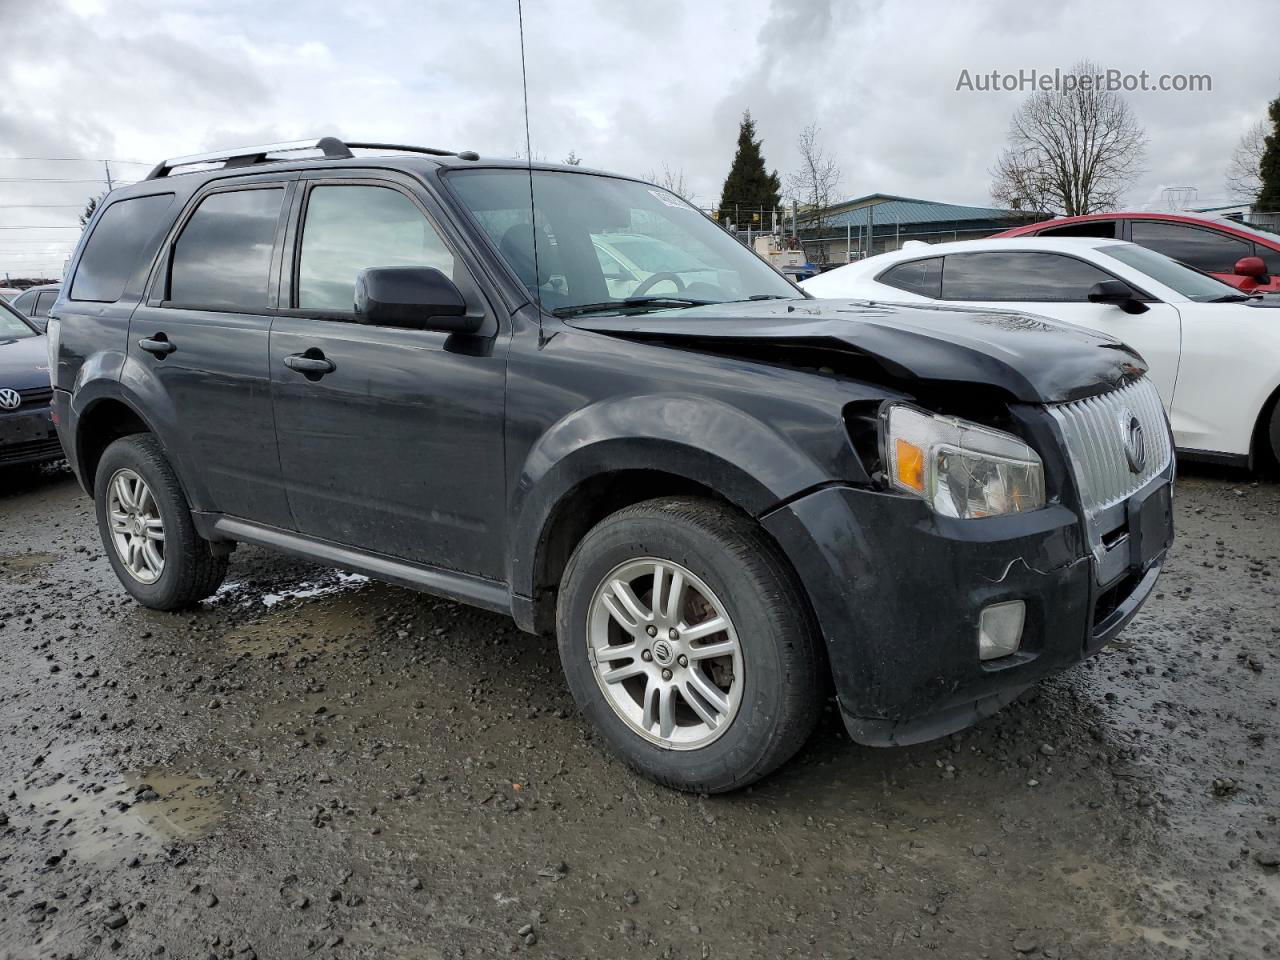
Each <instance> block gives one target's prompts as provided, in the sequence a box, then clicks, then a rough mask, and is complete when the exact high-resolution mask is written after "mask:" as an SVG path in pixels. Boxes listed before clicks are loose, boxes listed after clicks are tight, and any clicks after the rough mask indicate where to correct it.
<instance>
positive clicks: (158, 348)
mask: <svg viewBox="0 0 1280 960" xmlns="http://www.w3.org/2000/svg"><path fill="white" fill-rule="evenodd" d="M138 346H139V347H141V348H142V349H143V350H145V351H147V353H152V354H155V355H156V356H157V357H167V356H168V355H169V354H171V353H173V351H175V350H177V349H178V348H177V347H176V346H174V345H173V344H172V343H170V342H169V338H168V337H166V336H165V335H164V334H163V333H157V334H156V335H155V336H154V337H144V338H143V339H142V340H139V341H138Z"/></svg>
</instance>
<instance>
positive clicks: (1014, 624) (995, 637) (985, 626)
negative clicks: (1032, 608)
mask: <svg viewBox="0 0 1280 960" xmlns="http://www.w3.org/2000/svg"><path fill="white" fill-rule="evenodd" d="M1026 620H1027V605H1026V603H1025V602H1024V601H1022V600H1007V601H1005V602H1004V603H993V604H991V606H989V607H985V608H984V609H983V611H982V617H981V619H980V620H979V622H978V659H979V660H998V659H1000V658H1001V657H1007V656H1009V655H1010V654H1013V653H1017V652H1018V647H1020V646H1021V645H1022V627H1023V624H1025V623H1026Z"/></svg>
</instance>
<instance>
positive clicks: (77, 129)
mask: <svg viewBox="0 0 1280 960" xmlns="http://www.w3.org/2000/svg"><path fill="white" fill-rule="evenodd" d="M1225 11H1226V8H1224V7H1223V6H1221V5H1216V6H1215V5H1213V4H1208V3H1204V2H1202V0H1198V2H1177V0H1163V2H1132V3H1123V4H1118V3H1114V2H1097V3H1095V2H1079V0H1067V2H1062V3H1056V4H1052V5H1050V4H1044V3H1029V2H1027V0H1000V2H981V3H979V2H956V0H950V2H934V0H894V2H889V0H732V2H728V0H726V2H718V0H700V2H697V3H693V2H680V0H636V2H630V3H626V2H612V0H609V2H605V0H600V2H596V3H587V2H569V0H525V3H524V18H525V40H526V50H527V57H528V74H529V106H530V126H531V132H532V141H533V152H534V155H535V156H538V157H540V158H546V159H549V160H560V159H563V158H564V157H565V155H566V154H568V152H569V151H570V150H572V151H574V152H575V153H576V154H577V155H578V156H580V157H582V158H583V160H584V162H585V163H586V164H587V165H589V166H594V167H600V168H604V169H612V170H618V171H622V172H626V173H630V174H637V175H645V174H648V173H650V172H651V171H655V170H661V169H662V168H663V166H664V165H665V166H667V167H669V168H671V169H673V170H679V171H683V173H684V176H685V178H686V181H687V183H688V184H689V186H690V188H691V190H692V192H693V194H694V199H695V201H696V202H698V203H700V204H702V205H710V204H713V203H714V202H715V200H716V199H717V197H718V194H719V188H720V184H721V182H722V180H723V178H724V176H725V174H726V172H727V170H728V165H729V162H730V159H731V158H732V154H733V148H734V140H735V137H736V133H737V122H738V118H739V117H740V115H741V114H742V111H743V110H744V109H747V108H750V110H751V112H752V114H753V115H754V116H755V117H756V120H757V124H758V132H759V135H760V136H762V137H763V138H764V153H765V158H766V161H767V162H768V163H769V165H770V166H771V167H776V168H777V169H778V170H779V171H780V172H781V173H782V174H783V176H784V178H785V175H786V174H787V173H788V172H789V171H790V170H793V169H794V168H795V167H796V165H797V155H796V150H795V139H796V135H797V134H798V133H799V131H800V129H801V128H802V127H803V126H804V125H805V124H806V123H809V122H810V121H817V122H818V123H819V124H820V125H821V127H822V140H823V142H824V143H825V145H826V147H827V148H828V150H829V151H830V152H831V153H832V154H833V155H834V156H835V157H836V159H837V160H838V162H839V165H840V167H841V170H842V179H841V191H840V192H841V193H842V194H845V195H847V196H856V195H860V194H864V193H871V192H884V193H897V194H903V195H906V196H915V197H924V198H928V199H935V200H944V201H951V202H957V203H976V204H986V203H987V202H988V188H989V185H990V177H989V175H988V172H987V171H988V170H989V169H990V167H991V165H992V162H993V160H994V159H995V156H996V154H997V152H998V151H999V148H1000V146H1001V144H1002V142H1003V139H1004V134H1005V131H1006V129H1007V127H1008V121H1009V117H1010V115H1011V113H1012V112H1013V111H1014V110H1015V109H1016V108H1017V106H1018V104H1019V103H1020V102H1021V101H1022V99H1023V98H1024V97H1025V96H1026V94H1025V93H1018V92H1009V93H1004V92H1001V93H981V92H966V91H957V89H956V86H957V82H958V79H959V78H960V76H961V71H962V70H968V71H970V74H971V75H976V74H979V73H990V72H991V71H992V70H999V71H1002V72H1006V73H1016V72H1018V71H1019V70H1031V69H1037V70H1040V71H1048V72H1051V71H1052V70H1053V69H1054V68H1062V69H1064V70H1066V69H1069V68H1070V67H1071V65H1072V64H1073V63H1074V62H1075V61H1076V60H1078V59H1080V58H1082V57H1088V58H1091V59H1093V60H1094V61H1097V62H1098V63H1100V64H1101V65H1102V66H1103V67H1104V68H1114V69H1118V70H1121V71H1124V72H1127V73H1138V72H1140V71H1143V70H1145V71H1148V72H1149V73H1150V74H1151V75H1152V76H1153V77H1156V76H1159V75H1161V74H1208V75H1210V76H1211V78H1212V91H1211V92H1201V93H1168V92H1166V93H1160V92H1148V93H1132V94H1129V95H1127V96H1128V100H1129V103H1130V105H1131V107H1132V108H1133V110H1134V112H1135V113H1136V115H1137V117H1138V119H1139V121H1140V122H1141V123H1142V124H1143V126H1144V127H1145V129H1146V133H1147V136H1148V138H1149V148H1148V153H1147V160H1146V164H1145V166H1146V168H1147V169H1146V172H1145V173H1144V174H1143V175H1142V177H1141V178H1140V179H1139V180H1138V181H1137V182H1136V183H1135V184H1134V186H1133V188H1132V190H1131V191H1130V194H1129V198H1128V199H1129V205H1130V206H1133V207H1153V208H1157V209H1160V208H1164V207H1165V206H1167V202H1168V201H1167V198H1166V196H1165V194H1163V193H1162V189H1163V188H1164V187H1167V186H1177V187H1184V186H1192V187H1195V188H1196V189H1197V190H1198V198H1199V199H1200V200H1201V201H1202V202H1205V201H1212V200H1216V199H1220V198H1222V197H1223V194H1224V188H1223V172H1224V169H1225V167H1226V165H1227V162H1228V159H1229V156H1230V153H1231V150H1232V147H1233V146H1234V145H1235V143H1236V142H1237V140H1238V139H1239V137H1240V135H1241V134H1242V133H1243V132H1244V131H1245V130H1246V129H1247V128H1248V127H1249V125H1250V124H1251V123H1252V122H1254V121H1255V120H1256V119H1258V118H1259V117H1261V116H1262V115H1263V113H1264V111H1265V106H1266V102H1267V101H1268V100H1269V99H1271V98H1272V97H1275V96H1277V95H1280V57H1276V56H1275V48H1274V44H1275V31H1274V27H1273V26H1272V27H1268V26H1266V25H1267V24H1274V23H1275V13H1276V6H1275V3H1274V0H1254V2H1251V0H1242V2H1236V3H1234V4H1232V5H1231V6H1230V13H1229V15H1224V14H1225ZM0 26H2V29H3V34H2V35H3V37H4V46H3V52H2V53H0V158H4V159H0V227H20V228H22V229H0V279H2V276H3V272H4V271H6V270H7V271H8V272H10V273H11V274H13V275H15V276H17V275H21V273H22V271H21V269H19V266H20V265H25V266H29V267H32V268H41V269H43V270H44V271H45V272H46V273H48V272H49V271H53V272H54V273H55V274H56V273H57V272H58V271H60V268H61V262H62V257H63V255H64V253H65V251H66V250H67V248H68V247H69V246H70V245H71V244H72V243H73V242H74V239H75V237H76V232H75V230H72V229H47V230H33V229H28V228H29V227H31V226H33V225H37V224H50V225H58V226H63V227H66V226H69V225H70V226H73V225H74V224H75V223H76V215H77V213H78V212H79V211H78V208H79V207H80V206H82V204H83V202H84V201H85V199H86V198H87V197H88V196H89V195H90V194H92V193H94V192H97V191H98V190H100V189H102V185H101V184H98V183H95V182H91V181H93V180H95V179H97V178H101V177H102V176H103V170H102V164H101V163H87V162H72V161H73V160H75V159H76V158H89V159H93V160H100V159H111V160H113V161H118V162H116V163H113V165H112V174H113V176H115V177H116V178H118V179H121V180H128V179H134V178H137V177H140V176H143V175H145V173H146V170H147V168H148V166H149V165H150V164H152V163H154V162H155V161H156V160H158V159H160V158H163V157H167V156H174V155H180V154H186V153H192V152H197V151H200V150H206V149H215V148H220V147H226V146H234V145H237V144H245V143H263V142H271V141H276V140H288V139H295V138H301V137H307V136H315V135H324V134H336V135H339V136H343V137H347V138H349V139H353V140H382V141H393V142H406V143H420V144H430V145H434V146H447V147H450V148H454V149H475V150H477V151H479V152H480V153H481V154H482V155H484V154H490V155H503V156H510V155H513V154H514V153H515V152H516V151H517V150H522V149H523V146H524V123H523V114H522V110H521V85H520V77H521V74H520V47H519V29H518V22H517V18H516V0H463V2H459V0H450V2H447V3H446V2H437V0H347V2H342V3H329V2H326V0H287V2H270V0H166V2H163V3H160V2H152V0H0ZM12 158H70V159H56V160H53V159H50V160H46V161H42V160H29V159H12ZM125 161H138V162H137V163H127V162H125ZM32 178H39V179H32ZM66 181H85V182H66ZM19 204H22V205H23V206H19ZM6 258H7V259H6Z"/></svg>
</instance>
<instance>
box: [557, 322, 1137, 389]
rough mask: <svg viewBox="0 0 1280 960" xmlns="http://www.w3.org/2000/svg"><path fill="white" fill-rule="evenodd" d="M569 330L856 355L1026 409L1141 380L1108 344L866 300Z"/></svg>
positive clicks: (1054, 326) (1132, 357) (1082, 334)
mask: <svg viewBox="0 0 1280 960" xmlns="http://www.w3.org/2000/svg"><path fill="white" fill-rule="evenodd" d="M566 322H567V323H569V324H570V325H571V326H574V327H578V328H580V329H583V330H592V331H594V332H597V333H604V334H610V335H613V336H618V337H625V338H628V339H643V340H662V341H667V342H672V343H688V344H689V345H690V346H697V347H699V348H701V349H708V350H715V351H721V350H723V351H725V352H732V350H733V348H734V345H735V344H740V345H742V346H749V347H755V348H758V347H759V346H760V345H761V344H764V343H776V344H777V345H778V346H779V348H780V350H781V348H784V347H807V348H819V349H826V350H830V351H831V352H832V354H833V358H834V356H835V355H837V354H845V355H848V354H854V355H858V356H860V357H863V358H866V359H868V360H871V361H873V362H874V363H876V364H877V365H878V366H879V367H881V368H882V369H883V370H884V371H885V373H886V374H887V375H888V376H889V377H891V378H893V379H895V380H920V381H932V382H938V383H943V382H952V383H978V384H984V385H987V386H991V387H995V388H997V389H999V390H1002V391H1004V392H1005V393H1007V394H1008V395H1009V396H1010V397H1011V398H1013V399H1015V400H1020V401H1023V402H1026V403H1060V402H1064V401H1067V400H1078V399H1081V398H1083V397H1089V396H1093V395H1095V394H1099V393H1104V392H1106V391H1108V390H1111V389H1113V388H1114V387H1116V386H1119V385H1120V384H1122V383H1125V382H1126V381H1129V380H1132V379H1134V378H1135V377H1137V376H1139V375H1141V374H1142V373H1145V372H1146V369H1147V364H1146V362H1145V361H1143V359H1142V357H1141V356H1139V354H1138V353H1137V351H1135V350H1133V349H1132V348H1131V347H1129V346H1127V345H1125V344H1123V343H1121V342H1120V341H1119V340H1116V339H1115V338H1113V337H1109V336H1105V335H1103V334H1099V333H1095V332H1092V331H1088V330H1084V329H1082V328H1080V327H1075V326H1071V325H1069V324H1064V323H1059V322H1056V321H1053V320H1048V319H1046V318H1044V317H1038V316H1033V315H1030V314H1025V313H1016V312H1012V311H1002V310H978V309H974V308H972V307H964V308H958V307H950V306H942V305H933V304H921V305H916V304H910V305H907V304H883V303H871V302H868V301H864V300H800V299H796V300H764V301H755V302H746V303H723V304H708V305H706V306H702V307H689V308H686V309H682V310H662V311H657V312H653V313H647V314H638V315H631V316H608V317H575V318H573V319H572V320H568V321H566Z"/></svg>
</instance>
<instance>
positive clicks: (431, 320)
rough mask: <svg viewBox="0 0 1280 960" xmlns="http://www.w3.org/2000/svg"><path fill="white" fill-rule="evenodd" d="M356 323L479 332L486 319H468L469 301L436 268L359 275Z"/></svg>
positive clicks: (382, 270)
mask: <svg viewBox="0 0 1280 960" xmlns="http://www.w3.org/2000/svg"><path fill="white" fill-rule="evenodd" d="M355 293H356V303H355V306H356V322H357V323H367V324H369V325H370V326H375V327H405V328H408V329H410V330H439V331H441V332H443V333H475V332H476V331H477V330H479V329H480V325H481V323H482V322H483V320H484V318H483V317H470V316H467V301H466V300H465V298H463V296H462V291H460V290H459V289H458V288H457V286H455V285H454V282H453V281H452V280H450V279H449V278H448V277H446V276H445V275H444V274H443V273H441V272H440V271H439V270H437V269H435V268H434V267H369V268H368V269H365V270H361V271H360V272H359V273H358V274H356V291H355Z"/></svg>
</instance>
